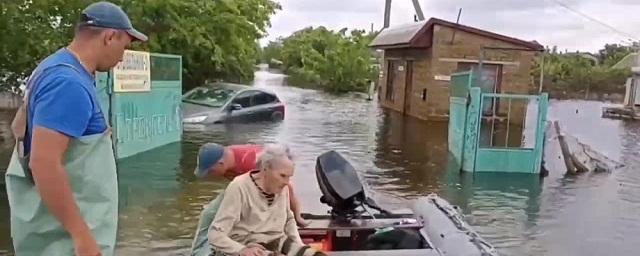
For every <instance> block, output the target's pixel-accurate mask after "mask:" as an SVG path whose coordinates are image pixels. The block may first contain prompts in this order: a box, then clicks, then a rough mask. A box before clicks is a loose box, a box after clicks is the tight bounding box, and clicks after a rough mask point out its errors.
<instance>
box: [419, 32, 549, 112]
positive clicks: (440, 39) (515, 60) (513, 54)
mask: <svg viewBox="0 0 640 256" xmlns="http://www.w3.org/2000/svg"><path fill="white" fill-rule="evenodd" d="M453 31H454V30H453V29H451V28H448V27H443V26H439V25H436V26H435V27H434V41H433V58H432V59H431V62H432V63H431V65H432V66H433V70H432V72H433V74H434V75H443V76H447V75H450V74H452V73H455V72H456V70H457V68H458V63H459V62H470V63H477V61H478V60H479V59H480V56H481V48H482V47H483V46H489V47H512V48H515V47H518V48H522V46H518V45H514V44H511V43H508V42H504V41H501V40H497V39H492V38H486V37H482V36H478V35H475V34H471V33H467V32H464V31H459V30H458V31H456V34H455V39H454V41H453V44H452V43H451V39H452V35H453ZM534 58H535V53H534V52H529V51H511V50H486V51H485V54H484V61H485V64H493V65H500V66H501V68H502V72H501V73H502V74H501V75H502V83H501V92H502V93H518V94H530V93H533V92H536V89H537V86H535V85H534V84H533V78H532V76H531V70H530V69H531V68H532V66H533V62H534V60H535V59H534ZM448 86H449V81H436V80H435V79H433V83H432V86H431V91H433V93H432V94H431V95H432V96H433V97H432V98H430V100H432V101H437V102H434V103H432V105H433V106H434V108H433V109H432V115H446V114H448V111H449V88H448ZM499 109H500V113H505V114H506V112H507V110H508V104H507V102H503V103H501V104H499ZM524 112H525V104H523V103H522V102H516V101H514V102H513V103H512V106H511V120H512V123H522V118H523V117H524Z"/></svg>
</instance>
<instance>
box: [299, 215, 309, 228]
mask: <svg viewBox="0 0 640 256" xmlns="http://www.w3.org/2000/svg"><path fill="white" fill-rule="evenodd" d="M296 223H297V224H298V227H301V228H304V227H306V226H309V224H311V222H310V221H308V220H305V219H304V218H302V216H300V215H298V216H296Z"/></svg>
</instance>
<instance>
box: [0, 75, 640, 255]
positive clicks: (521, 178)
mask: <svg viewBox="0 0 640 256" xmlns="http://www.w3.org/2000/svg"><path fill="white" fill-rule="evenodd" d="M255 84H256V86H260V87H267V88H269V89H272V90H274V91H275V92H277V93H278V95H279V96H280V97H281V98H282V99H283V100H284V101H285V103H286V117H285V120H284V121H283V122H281V123H257V124H234V125H215V126H211V127H207V128H206V129H204V130H200V131H185V133H184V137H183V141H182V142H181V143H175V144H172V145H167V146H164V147H162V148H159V149H157V150H154V151H151V152H146V153H143V154H141V155H139V156H135V157H133V158H130V159H126V160H124V161H122V162H120V163H119V164H118V167H119V168H118V169H119V183H120V229H119V234H118V251H117V252H118V253H117V254H118V255H186V254H187V253H188V250H189V247H190V245H191V239H192V236H193V231H194V230H195V227H196V225H197V222H198V216H199V214H200V210H201V209H202V205H204V204H206V203H207V202H208V201H209V200H211V199H212V198H213V197H215V195H216V194H217V193H218V192H219V191H220V190H222V189H223V188H224V187H225V185H226V183H225V182H222V181H219V182H216V181H199V180H196V179H195V177H194V175H193V169H194V168H195V164H196V163H195V162H196V159H195V155H196V152H197V150H198V147H199V145H201V144H202V143H205V142H218V143H223V144H232V143H268V142H279V143H286V144H288V145H289V146H290V147H291V148H292V150H293V153H294V156H295V162H296V166H297V169H296V174H295V178H294V181H293V182H294V184H295V187H296V189H297V192H298V193H299V195H300V197H301V198H302V200H303V207H304V209H305V210H306V211H308V212H312V213H324V212H325V211H326V210H327V208H326V207H324V205H322V204H321V203H320V201H319V197H320V192H319V189H318V187H317V185H316V177H315V174H314V171H315V159H316V157H317V156H318V155H320V154H322V153H323V152H325V151H328V150H336V151H338V152H339V153H341V154H343V155H344V156H345V157H347V158H348V159H349V160H350V161H351V163H352V164H353V165H354V167H356V169H358V170H359V172H360V174H361V177H362V178H363V182H364V183H365V186H366V187H367V189H368V190H367V192H368V193H369V194H370V195H371V196H372V197H374V198H376V199H377V201H378V202H379V203H380V204H381V205H383V206H385V207H388V208H400V207H406V206H408V205H407V204H406V203H407V202H409V200H410V199H412V198H416V197H419V196H423V195H426V194H428V193H432V192H435V193H439V194H441V195H442V196H443V197H444V198H445V199H447V200H449V201H450V202H451V203H452V204H455V205H459V206H460V207H461V208H462V209H463V211H464V213H465V214H466V216H467V220H468V221H469V223H470V224H471V225H472V226H474V227H475V228H476V230H477V231H479V233H480V234H481V235H482V236H483V237H484V238H485V239H487V240H488V241H489V242H491V243H492V244H493V245H494V246H496V247H497V248H498V249H499V251H500V252H501V254H502V255H637V249H636V248H635V246H636V245H637V244H639V243H640V196H639V195H640V145H639V143H638V141H639V140H640V122H638V123H631V122H622V121H617V120H608V119H602V118H600V108H601V106H602V103H599V102H585V101H562V102H558V101H553V102H552V105H551V109H550V113H549V117H550V118H552V119H559V120H561V124H562V125H563V126H564V128H566V129H567V130H568V131H570V132H571V133H572V134H574V135H575V136H577V137H579V138H580V139H581V140H583V141H584V142H586V143H588V144H590V145H592V146H593V147H595V148H596V149H598V150H600V151H602V152H604V153H606V154H607V155H608V156H609V157H611V158H613V159H616V160H619V161H621V162H623V163H625V164H626V167H625V168H624V169H621V170H617V171H615V172H612V173H598V174H585V175H581V176H578V177H572V178H568V177H564V176H563V174H562V173H558V172H554V170H550V171H551V172H550V174H549V176H548V177H546V178H543V179H540V178H539V177H538V176H536V175H507V174H481V175H475V176H472V175H466V174H460V173H459V172H457V171H456V170H450V168H448V166H449V165H448V153H447V123H438V122H425V121H420V120H416V119H414V118H411V117H405V116H402V115H401V114H398V113H395V112H392V111H386V110H383V109H381V108H380V107H378V104H377V102H376V101H375V100H374V101H367V100H366V99H365V97H362V96H359V95H348V96H332V95H328V94H325V93H322V92H318V91H314V90H306V89H299V88H293V87H286V86H282V84H283V77H282V76H280V75H277V74H271V73H267V72H257V74H256V81H255ZM576 110H577V111H576ZM0 115H1V118H0V135H1V136H0V142H1V143H0V167H1V168H5V167H6V165H7V161H8V159H9V156H10V153H11V152H10V151H11V146H12V143H11V139H10V137H8V135H6V134H7V133H8V125H9V123H10V121H11V118H12V112H7V111H5V112H2V113H1V114H0ZM3 251H5V252H10V251H11V242H10V237H9V219H8V204H7V201H6V195H5V193H4V191H3V192H0V254H2V252H3Z"/></svg>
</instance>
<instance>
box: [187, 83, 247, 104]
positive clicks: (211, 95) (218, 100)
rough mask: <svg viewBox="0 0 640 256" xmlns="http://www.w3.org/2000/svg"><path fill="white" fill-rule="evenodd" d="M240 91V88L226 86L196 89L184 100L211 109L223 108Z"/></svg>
mask: <svg viewBox="0 0 640 256" xmlns="http://www.w3.org/2000/svg"><path fill="white" fill-rule="evenodd" d="M238 91H239V89H238V88H231V87H226V86H213V87H196V88H194V89H193V90H191V91H189V92H188V93H187V94H185V96H184V98H183V100H184V101H186V102H190V103H195V104H201V105H207V106H211V107H222V106H223V105H224V104H225V103H226V102H227V101H228V100H229V99H231V97H233V95H235V94H236V93H237V92H238Z"/></svg>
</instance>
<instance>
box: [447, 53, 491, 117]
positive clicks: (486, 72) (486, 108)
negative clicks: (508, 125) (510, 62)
mask: <svg viewBox="0 0 640 256" xmlns="http://www.w3.org/2000/svg"><path fill="white" fill-rule="evenodd" d="M479 68H480V65H479V64H478V63H475V62H458V67H457V70H456V72H464V71H469V70H473V71H474V76H475V75H477V74H478V69H479ZM476 84H477V86H478V87H480V88H481V90H482V92H483V93H501V92H502V65H496V64H486V63H483V64H482V76H481V77H480V81H479V83H478V82H476ZM494 105H495V106H494ZM499 105H500V101H499V100H496V101H495V102H494V100H487V101H486V102H485V104H484V105H483V106H482V108H483V113H484V115H495V114H497V113H493V109H496V110H499V109H500V107H499Z"/></svg>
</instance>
